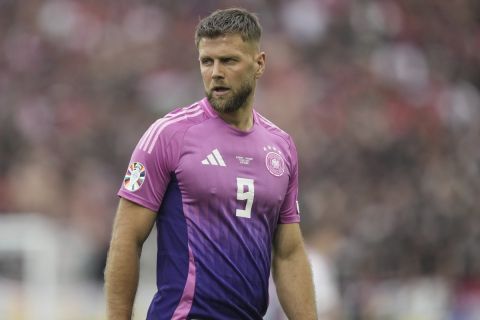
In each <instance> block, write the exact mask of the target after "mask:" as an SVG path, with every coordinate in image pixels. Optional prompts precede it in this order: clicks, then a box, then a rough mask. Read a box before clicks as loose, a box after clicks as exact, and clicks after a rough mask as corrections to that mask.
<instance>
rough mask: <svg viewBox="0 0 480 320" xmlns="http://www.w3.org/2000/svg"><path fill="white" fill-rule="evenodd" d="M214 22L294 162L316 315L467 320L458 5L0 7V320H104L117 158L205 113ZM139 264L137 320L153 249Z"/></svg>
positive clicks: (471, 306)
mask: <svg viewBox="0 0 480 320" xmlns="http://www.w3.org/2000/svg"><path fill="white" fill-rule="evenodd" d="M229 6H243V7H246V8H248V9H251V10H253V11H255V12H257V13H258V15H259V16H260V19H261V21H262V23H263V27H264V38H263V46H264V50H265V51H266V52H267V71H266V74H265V76H264V77H263V78H262V79H261V81H260V83H259V90H258V94H257V98H256V105H257V108H258V110H259V111H260V112H261V113H263V114H264V115H265V116H267V117H268V118H270V119H271V120H272V121H274V122H275V123H276V124H278V125H279V126H280V127H281V128H283V129H285V130H286V131H287V132H289V133H290V134H291V135H292V136H293V137H294V139H295V141H296V143H297V146H298V151H299V156H300V165H301V172H300V175H301V186H300V197H301V198H300V202H301V210H302V217H303V222H302V228H303V230H304V232H305V235H306V239H307V242H308V245H309V247H310V249H311V252H312V253H313V254H316V255H318V256H319V257H321V259H322V261H323V263H324V265H323V267H325V266H326V267H328V266H330V267H331V269H328V268H324V269H325V270H326V271H325V272H324V273H323V277H324V280H325V281H326V282H325V281H324V282H321V283H319V284H318V285H320V286H322V285H325V284H326V283H330V285H329V286H330V287H329V289H328V290H324V291H325V292H327V293H325V299H324V302H323V304H324V305H323V306H322V308H325V309H334V311H333V313H335V314H336V315H337V318H338V319H415V320H424V319H425V320H426V319H432V320H438V319H459V320H460V319H461V320H466V319H479V318H480V250H479V248H480V212H479V211H480V200H479V199H480V197H479V192H480V148H479V138H480V93H479V87H480V54H479V52H480V2H478V1H475V0H458V1H437V0H422V1H416V0H404V1H394V0H383V1H367V0H358V1H353V0H300V1H286V0H284V1H280V0H263V1H211V0H208V1H205V0H204V1H200V0H198V1H92V0H83V1H73V0H70V1H66V0H65V1H64V0H48V1H35V0H24V1H23V0H22V1H15V0H2V1H0V318H2V319H15V320H16V319H72V320H73V319H103V300H102V288H101V286H102V271H103V266H104V262H105V253H106V250H107V245H108V240H109V235H110V230H111V223H112V219H113V215H114V211H115V206H116V203H117V198H116V196H115V193H116V191H117V189H118V187H119V185H120V183H121V180H122V178H123V174H124V172H125V169H126V166H127V163H128V159H129V157H130V153H131V151H132V149H133V147H134V145H135V144H136V142H137V140H138V139H139V137H140V135H141V134H142V133H143V131H144V130H145V129H146V128H147V127H148V126H149V124H151V123H152V122H153V121H154V120H155V119H156V118H158V117H160V116H162V115H163V114H165V113H166V112H168V111H169V110H171V109H172V108H174V107H179V106H183V105H185V104H188V103H189V102H191V101H194V100H197V99H199V98H201V97H202V96H203V89H202V85H201V78H200V76H199V71H198V66H197V55H196V50H195V46H194V42H193V30H194V27H195V25H196V23H197V22H198V19H199V17H200V16H204V15H205V14H207V13H209V12H211V11H212V10H214V9H216V8H225V7H229ZM142 259H143V260H142V268H143V273H142V281H141V287H140V291H139V297H138V299H137V316H138V318H139V319H140V318H142V317H143V314H144V310H143V309H144V308H145V306H146V305H148V301H149V299H150V295H151V293H152V292H153V290H154V278H153V275H154V269H153V265H154V262H155V258H154V248H153V245H152V243H151V242H150V241H149V243H148V244H147V246H146V248H145V250H144V254H143V258H142ZM322 270H323V269H322ZM328 270H330V272H329V271H328ZM332 270H333V271H332ZM327 280H328V281H327ZM329 290H330V291H329ZM269 317H270V319H274V318H275V319H277V318H278V317H277V316H275V315H272V314H271V313H270V314H269Z"/></svg>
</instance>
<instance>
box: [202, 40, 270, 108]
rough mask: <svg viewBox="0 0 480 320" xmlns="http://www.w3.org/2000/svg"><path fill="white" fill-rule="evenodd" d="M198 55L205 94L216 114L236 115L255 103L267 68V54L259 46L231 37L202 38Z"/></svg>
mask: <svg viewBox="0 0 480 320" xmlns="http://www.w3.org/2000/svg"><path fill="white" fill-rule="evenodd" d="M198 52H199V61H200V71H201V73H202V79H203V85H204V87H205V93H206V96H207V98H208V101H209V102H210V104H211V105H212V107H213V108H214V109H215V110H217V111H218V112H222V113H232V112H235V111H237V110H239V109H240V108H243V107H245V106H247V105H248V104H250V103H251V101H252V97H253V93H254V90H255V85H256V80H257V79H258V78H259V77H260V76H261V75H262V74H263V71H264V68H265V54H264V53H263V52H258V49H257V46H256V45H255V44H253V43H250V42H245V41H243V40H242V37H241V36H240V35H239V34H227V35H224V36H220V37H217V38H213V39H211V38H202V39H201V40H200V42H199V44H198Z"/></svg>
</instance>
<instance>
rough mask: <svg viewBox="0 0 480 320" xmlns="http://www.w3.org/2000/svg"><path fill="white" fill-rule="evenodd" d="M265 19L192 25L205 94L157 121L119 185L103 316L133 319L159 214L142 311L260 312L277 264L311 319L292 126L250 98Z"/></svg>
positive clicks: (224, 16)
mask: <svg viewBox="0 0 480 320" xmlns="http://www.w3.org/2000/svg"><path fill="white" fill-rule="evenodd" d="M260 36H261V28H260V25H259V23H258V19H257V17H256V16H255V15H253V14H251V13H249V12H248V11H246V10H243V9H227V10H219V11H215V12H214V13H212V14H211V15H210V16H208V17H206V18H204V19H203V20H201V21H200V22H199V24H198V26H197V29H196V33H195V42H196V45H197V48H198V53H199V63H200V71H201V75H202V78H203V84H204V87H205V93H206V98H204V99H202V100H200V101H197V102H195V103H193V104H192V105H190V106H187V107H184V108H180V109H177V110H175V111H172V112H170V113H169V114H167V115H166V116H164V117H163V118H161V119H159V120H157V121H156V122H155V123H153V125H152V126H151V127H150V128H149V129H148V130H147V131H146V132H145V134H144V135H143V136H142V138H141V139H140V141H139V142H138V144H137V146H136V148H135V150H134V151H133V155H132V158H131V162H130V165H129V166H128V170H127V173H126V176H125V178H124V181H123V185H122V186H121V188H120V191H119V192H118V194H119V196H120V197H121V198H120V203H119V207H118V211H117V214H116V218H115V223H114V229H113V234H112V240H111V246H110V251H109V255H108V262H107V267H106V271H105V279H106V284H105V287H106V297H107V314H108V319H111V320H122V319H130V318H131V314H132V308H133V303H134V298H135V292H136V288H137V285H138V277H139V274H138V273H139V270H138V268H139V266H138V265H139V257H140V253H141V248H142V244H143V242H144V240H145V239H146V238H147V236H148V235H149V233H150V231H151V229H152V227H153V225H154V224H156V227H157V230H158V239H157V246H158V248H157V250H158V252H157V288H158V291H157V293H156V294H155V296H154V297H153V300H152V302H151V305H150V308H149V310H148V319H262V316H263V315H264V314H265V312H266V310H267V306H268V278H269V275H270V269H271V267H272V270H273V278H274V280H275V284H276V288H277V292H278V296H279V299H280V302H281V305H282V307H283V309H284V310H285V312H286V314H287V316H288V317H289V318H290V319H316V315H315V303H314V290H313V286H312V276H311V270H310V265H309V262H308V259H307V256H306V254H305V249H304V244H303V240H302V236H301V232H300V228H299V221H300V216H299V212H298V204H297V190H298V167H297V154H296V149H295V145H294V143H293V141H292V139H291V138H290V136H289V135H288V134H286V133H285V132H284V131H282V130H280V129H279V128H278V127H276V126H275V125H274V124H272V123H271V122H270V121H268V120H267V119H265V118H264V117H263V116H261V115H260V114H259V113H257V112H256V111H255V110H254V108H253V100H254V92H255V87H256V82H257V79H259V78H260V77H261V75H262V74H263V72H264V70H265V53H264V52H262V51H260V47H259V46H260Z"/></svg>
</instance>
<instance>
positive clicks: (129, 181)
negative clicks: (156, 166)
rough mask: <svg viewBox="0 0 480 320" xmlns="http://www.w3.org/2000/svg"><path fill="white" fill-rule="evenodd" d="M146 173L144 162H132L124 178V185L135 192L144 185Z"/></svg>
mask: <svg viewBox="0 0 480 320" xmlns="http://www.w3.org/2000/svg"><path fill="white" fill-rule="evenodd" d="M146 175H147V171H146V170H145V166H144V165H143V164H142V163H140V162H132V163H130V165H129V166H128V169H127V173H126V174H125V178H124V179H123V186H124V187H125V189H127V190H129V191H132V192H135V191H137V190H138V189H140V187H141V186H142V184H143V181H145V177H146Z"/></svg>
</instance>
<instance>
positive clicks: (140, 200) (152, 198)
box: [118, 119, 176, 212]
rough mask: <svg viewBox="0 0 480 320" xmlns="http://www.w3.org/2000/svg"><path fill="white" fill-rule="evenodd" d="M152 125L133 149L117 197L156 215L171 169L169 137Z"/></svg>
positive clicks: (172, 164) (172, 156)
mask: <svg viewBox="0 0 480 320" xmlns="http://www.w3.org/2000/svg"><path fill="white" fill-rule="evenodd" d="M160 123H161V119H160V120H158V121H157V122H155V123H154V124H152V126H151V127H150V128H149V129H148V130H147V131H146V132H145V134H144V135H143V136H142V138H141V139H140V141H139V142H138V144H137V146H136V147H135V149H134V151H133V153H132V156H131V159H130V163H129V165H128V168H127V171H126V173H125V177H124V179H123V182H122V186H121V187H120V190H119V191H118V196H120V197H122V198H125V199H128V200H130V201H132V202H134V203H136V204H138V205H141V206H143V207H146V208H148V209H150V210H152V211H155V212H157V211H158V210H159V208H160V205H161V203H162V199H163V196H164V193H165V190H166V189H167V186H168V184H169V183H170V179H171V176H172V175H171V173H172V172H173V170H174V166H175V154H176V153H175V150H172V148H173V147H172V145H173V144H172V143H171V139H170V138H171V137H167V133H165V131H163V132H162V133H161V134H157V133H156V132H158V131H157V130H158V126H159V124H160Z"/></svg>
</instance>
